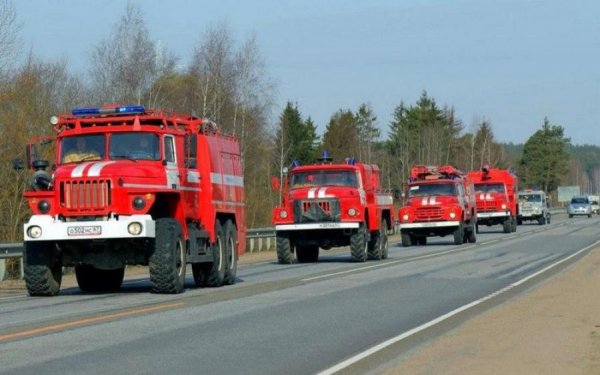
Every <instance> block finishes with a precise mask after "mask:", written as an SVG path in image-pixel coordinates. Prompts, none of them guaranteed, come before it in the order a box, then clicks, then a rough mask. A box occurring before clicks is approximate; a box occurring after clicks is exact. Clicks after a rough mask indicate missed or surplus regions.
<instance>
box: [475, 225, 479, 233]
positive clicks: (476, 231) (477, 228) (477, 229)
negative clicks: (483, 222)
mask: <svg viewBox="0 0 600 375" xmlns="http://www.w3.org/2000/svg"><path fill="white" fill-rule="evenodd" d="M475 233H479V223H477V224H475Z"/></svg>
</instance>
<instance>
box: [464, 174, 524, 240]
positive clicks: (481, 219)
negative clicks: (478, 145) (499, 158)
mask: <svg viewBox="0 0 600 375" xmlns="http://www.w3.org/2000/svg"><path fill="white" fill-rule="evenodd" d="M467 176H468V177H469V178H470V179H471V180H472V181H473V183H474V186H475V199H476V202H477V231H478V232H479V225H480V224H481V225H487V226H492V225H497V224H501V225H502V229H503V231H504V233H511V232H515V231H516V230H517V214H518V209H517V192H518V190H519V189H518V184H517V181H518V180H517V176H515V174H514V173H512V171H510V170H508V169H498V168H490V166H489V165H487V164H486V165H484V166H483V167H481V170H479V171H470V172H469V173H468V174H467Z"/></svg>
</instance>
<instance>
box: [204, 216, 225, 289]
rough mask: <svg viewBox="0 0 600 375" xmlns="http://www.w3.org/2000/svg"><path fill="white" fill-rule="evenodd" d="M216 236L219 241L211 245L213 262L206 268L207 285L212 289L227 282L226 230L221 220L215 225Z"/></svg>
mask: <svg viewBox="0 0 600 375" xmlns="http://www.w3.org/2000/svg"><path fill="white" fill-rule="evenodd" d="M215 234H216V238H217V241H216V242H215V243H214V244H212V245H211V246H212V255H213V261H212V263H209V264H208V265H207V266H206V267H207V272H206V285H207V286H210V287H219V286H222V285H223V283H224V282H225V267H226V265H227V257H226V254H225V247H226V243H227V241H226V239H225V228H223V226H222V225H221V222H220V221H219V220H217V221H216V223H215Z"/></svg>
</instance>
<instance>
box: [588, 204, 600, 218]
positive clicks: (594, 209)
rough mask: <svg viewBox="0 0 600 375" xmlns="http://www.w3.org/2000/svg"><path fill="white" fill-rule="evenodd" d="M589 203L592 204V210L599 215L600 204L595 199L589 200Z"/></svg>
mask: <svg viewBox="0 0 600 375" xmlns="http://www.w3.org/2000/svg"><path fill="white" fill-rule="evenodd" d="M590 204H591V205H592V212H593V213H595V214H597V215H600V204H598V202H596V201H590Z"/></svg>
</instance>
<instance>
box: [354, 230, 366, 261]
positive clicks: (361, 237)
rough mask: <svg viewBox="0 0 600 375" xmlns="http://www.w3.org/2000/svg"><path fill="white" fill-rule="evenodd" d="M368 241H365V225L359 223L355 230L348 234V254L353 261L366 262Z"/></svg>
mask: <svg viewBox="0 0 600 375" xmlns="http://www.w3.org/2000/svg"><path fill="white" fill-rule="evenodd" d="M368 247H369V243H368V241H367V227H366V225H365V224H364V223H361V224H360V226H359V227H358V229H357V230H355V231H354V232H353V233H352V235H351V236H350V256H351V258H352V261H353V262H366V261H367V253H368Z"/></svg>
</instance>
